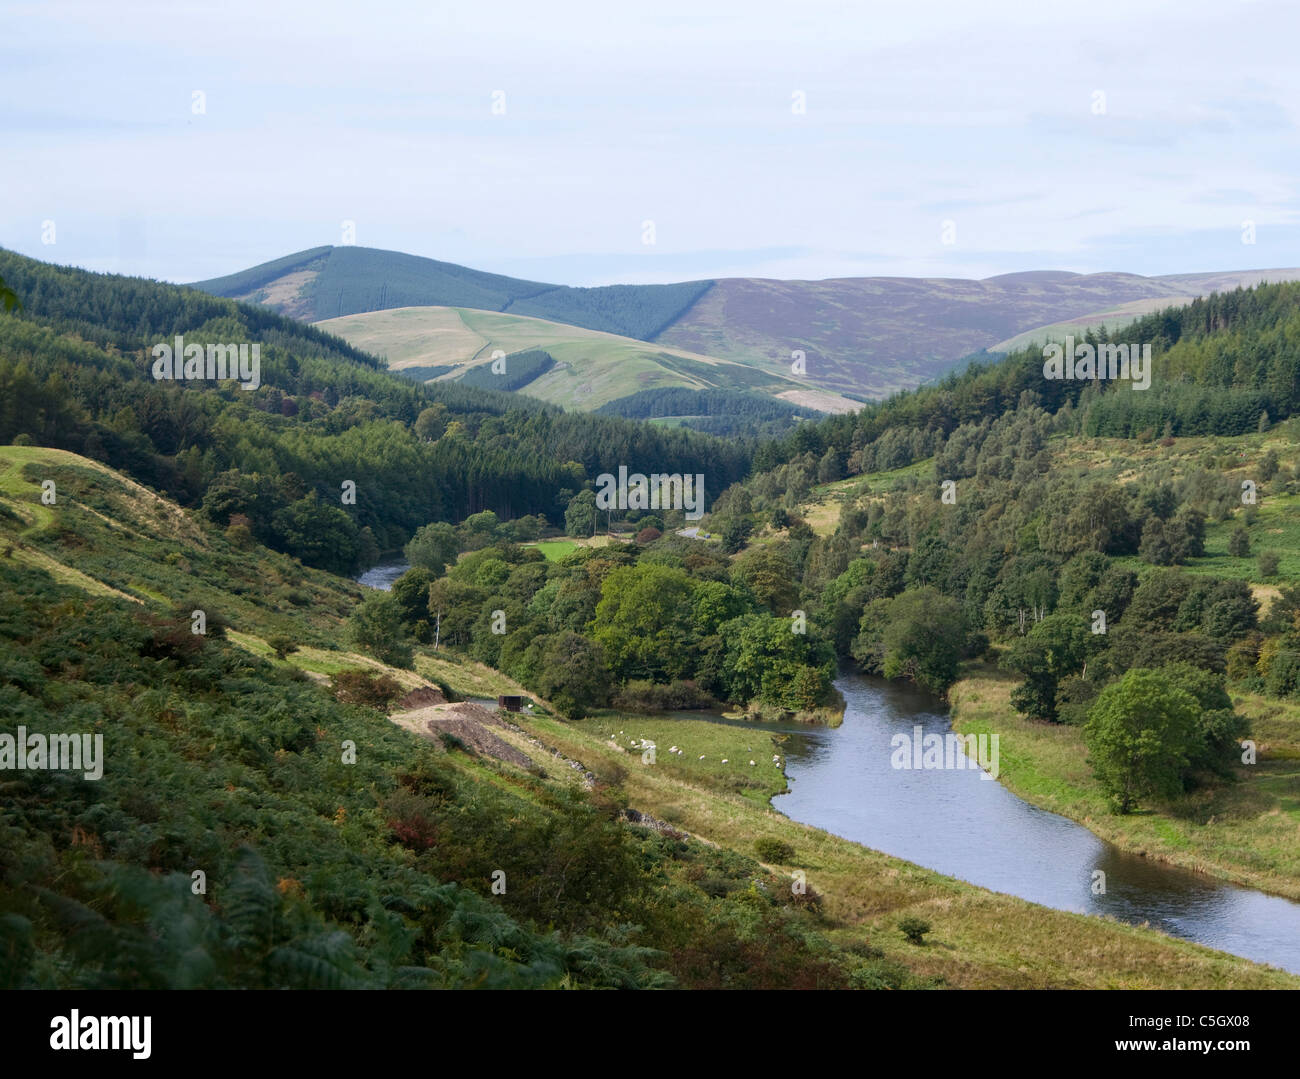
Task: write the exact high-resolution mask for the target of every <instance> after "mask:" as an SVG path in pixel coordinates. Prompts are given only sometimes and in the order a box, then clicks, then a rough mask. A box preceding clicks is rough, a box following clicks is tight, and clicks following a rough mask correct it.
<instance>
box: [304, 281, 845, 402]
mask: <svg viewBox="0 0 1300 1079" xmlns="http://www.w3.org/2000/svg"><path fill="white" fill-rule="evenodd" d="M318 325H319V327H320V328H321V329H322V330H326V331H328V332H330V333H333V334H337V335H338V336H339V337H342V338H343V339H344V340H345V341H347V342H348V343H349V344H351V345H354V346H356V347H357V348H360V349H364V350H365V351H367V352H371V353H374V354H375V355H378V356H383V357H386V358H387V360H388V366H389V369H390V370H393V371H401V372H404V373H407V374H408V375H409V376H410V377H413V378H415V379H416V380H417V381H421V382H423V381H427V380H429V379H430V378H437V379H442V380H445V379H451V378H461V377H463V376H464V375H465V374H466V372H467V371H473V372H474V373H475V375H476V376H479V377H478V378H476V384H478V385H481V386H483V387H485V388H503V389H505V388H509V389H515V390H519V391H521V392H524V393H527V394H528V395H529V396H532V397H538V398H540V399H542V400H544V401H550V402H552V403H553V404H558V405H563V406H564V407H566V408H577V409H582V410H594V409H597V408H600V407H601V406H602V405H606V404H608V403H609V402H611V401H616V400H618V399H619V398H622V397H628V396H630V395H631V394H634V393H638V392H640V391H643V390H650V389H659V388H666V387H681V388H685V389H699V390H705V389H725V390H752V391H758V392H761V393H765V394H768V395H769V396H772V397H777V398H780V399H782V400H785V401H788V402H789V403H791V404H794V405H798V406H799V407H802V408H805V409H809V410H816V411H820V412H848V411H853V410H855V409H857V408H859V407H860V405H859V403H858V402H856V401H851V400H849V399H847V398H845V397H842V396H840V395H839V394H838V393H834V392H827V391H824V390H817V389H815V388H813V387H811V386H808V385H807V384H803V383H800V382H799V381H796V380H795V379H793V378H791V377H790V373H789V369H788V368H786V369H785V370H784V372H782V371H777V370H772V371H768V370H764V369H761V368H759V369H756V368H755V367H754V366H752V365H749V364H745V363H741V362H737V361H729V360H718V359H714V358H713V357H710V356H704V355H699V354H697V353H693V352H689V351H687V350H685V349H679V348H672V347H669V346H662V345H655V344H650V343H647V342H645V341H638V340H636V339H634V338H631V337H621V336H619V335H617V334H612V333H603V332H601V331H598V330H589V329H583V328H581V327H575V326H571V325H565V324H563V323H560V322H550V321H546V320H544V319H540V318H531V317H527V316H522V315H512V314H503V313H501V312H496V311H483V310H475V309H473V308H468V307H401V308H397V309H395V310H389V311H372V312H367V313H364V314H356V315H345V316H344V317H342V318H333V319H326V320H325V321H323V322H321V323H318ZM498 350H499V351H502V352H505V353H506V354H507V357H509V358H508V359H507V361H506V371H505V373H504V376H503V377H502V379H501V385H500V387H496V386H495V385H494V383H493V379H495V378H497V377H498V376H495V375H488V374H487V372H489V371H490V368H491V365H492V355H493V353H494V352H496V351H498ZM528 350H541V351H544V352H546V353H547V354H549V355H550V356H551V358H552V359H553V360H554V361H555V362H554V364H553V365H551V366H550V368H549V369H548V370H546V371H544V372H541V373H539V374H538V375H537V376H536V377H535V378H533V379H530V380H529V381H527V382H526V383H523V384H522V385H516V384H514V383H513V382H510V381H508V380H509V379H510V376H511V374H512V367H513V357H514V356H515V355H518V354H520V353H523V352H525V351H528Z"/></svg>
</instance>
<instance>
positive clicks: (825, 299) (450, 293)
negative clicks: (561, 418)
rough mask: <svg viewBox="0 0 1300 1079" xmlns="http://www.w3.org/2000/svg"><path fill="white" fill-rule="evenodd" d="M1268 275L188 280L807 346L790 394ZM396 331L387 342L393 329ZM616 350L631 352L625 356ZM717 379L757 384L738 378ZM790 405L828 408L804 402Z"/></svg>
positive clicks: (786, 369)
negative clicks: (593, 283) (568, 282)
mask: <svg viewBox="0 0 1300 1079" xmlns="http://www.w3.org/2000/svg"><path fill="white" fill-rule="evenodd" d="M1265 280H1267V281H1291V280H1300V269H1277V270H1243V271H1227V272H1217V273H1214V272H1211V273H1199V274H1174V275H1169V276H1165V277H1142V276H1140V275H1138V274H1126V273H1097V274H1077V273H1070V272H1068V271H1063V270H1036V271H1028V272H1024V273H1013V274H1003V275H1001V276H998V277H990V278H987V279H985V280H982V281H976V280H967V279H961V278H906V277H860V278H838V279H830V280H825V281H775V280H766V279H759V278H724V279H721V280H717V281H691V282H684V283H681V284H674V285H607V286H603V287H600V288H570V287H568V286H564V285H555V284H548V283H545V282H539V281H525V280H521V279H518V278H513V277H505V276H502V275H499V274H490V273H484V272H482V271H479V270H472V269H468V268H466V267H464V266H458V265H456V264H454V263H448V262H438V261H436V260H434V259H427V258H420V257H417V256H414V255H405V254H401V253H398V252H392V251H378V250H375V249H372V248H364V247H318V248H313V249H311V250H309V251H302V252H299V253H298V254H295V255H289V256H287V257H285V258H281V259H277V260H275V261H273V262H268V263H264V264H262V265H260V266H255V267H253V268H251V269H248V270H244V271H242V272H240V273H236V274H232V275H230V276H228V277H222V278H216V279H214V280H211V281H201V282H198V283H197V285H196V287H198V288H201V289H203V290H205V291H207V292H211V293H214V294H216V295H220V296H228V297H232V298H235V299H241V300H247V301H250V302H253V303H259V304H263V305H266V306H269V307H271V308H273V309H275V310H276V311H278V312H280V313H281V314H285V315H289V316H291V317H294V318H298V319H303V320H305V321H309V322H319V321H323V320H327V319H330V320H333V319H339V318H340V317H341V316H349V315H353V316H359V315H364V314H366V313H369V312H377V311H389V310H393V309H399V308H421V309H428V308H457V309H469V310H474V311H478V312H488V313H491V312H496V313H498V314H503V315H511V316H531V317H532V318H534V319H541V320H547V321H548V322H551V323H562V324H566V325H570V326H577V327H582V328H584V329H587V330H595V331H599V332H603V333H609V334H617V335H619V336H620V337H622V338H625V339H626V338H630V339H633V340H635V341H642V342H648V343H653V344H655V345H657V346H659V350H656V351H655V352H649V353H647V352H645V351H644V350H643V355H652V356H653V355H657V354H660V353H666V354H669V355H672V354H674V353H676V352H685V353H688V354H690V355H691V356H692V357H703V358H705V359H706V360H707V359H710V358H711V359H713V360H728V361H731V362H732V363H734V364H742V365H745V366H747V367H751V368H757V369H758V370H759V371H761V372H762V373H764V374H765V375H767V376H769V377H770V378H772V379H790V378H791V377H792V375H791V362H792V358H793V354H795V353H802V354H803V356H804V362H805V364H806V368H807V374H806V376H805V377H800V378H799V379H798V383H799V384H800V385H801V386H802V387H803V389H802V391H798V392H803V393H808V392H814V391H817V390H823V391H838V392H842V393H848V394H854V395H858V396H863V397H869V398H874V397H883V396H886V395H888V394H889V393H892V392H895V391H897V390H901V389H908V388H911V387H914V386H917V385H920V384H921V383H923V382H925V381H927V380H930V379H933V378H936V377H938V376H940V375H942V374H944V373H946V372H947V371H949V370H951V369H952V368H953V367H954V366H955V365H957V364H958V362H959V361H961V360H962V359H963V358H965V357H967V356H970V355H971V354H973V353H978V352H981V351H985V350H987V351H993V352H997V351H1006V350H1007V349H1009V348H1012V347H1019V346H1022V345H1024V344H1027V343H1032V341H1034V340H1038V339H1042V338H1043V337H1045V336H1046V334H1047V331H1048V328H1056V329H1057V330H1058V332H1059V331H1060V330H1061V329H1062V328H1064V329H1071V328H1075V327H1076V326H1087V325H1097V324H1099V323H1101V322H1106V323H1107V324H1108V325H1111V326H1114V325H1120V324H1125V323H1128V322H1131V321H1132V320H1133V319H1134V318H1135V317H1137V316H1139V315H1142V314H1146V313H1149V312H1150V311H1153V310H1158V309H1160V308H1163V307H1166V306H1175V305H1181V304H1185V303H1187V302H1189V301H1190V300H1192V299H1194V298H1196V297H1198V296H1204V295H1208V294H1209V293H1210V292H1213V291H1224V290H1228V289H1233V288H1236V287H1237V286H1239V285H1241V286H1247V285H1252V284H1256V283H1258V282H1260V281H1265ZM399 323H400V320H396V319H394V320H393V321H392V322H391V323H384V324H382V325H379V324H374V323H372V324H371V325H370V326H369V327H368V328H364V327H363V332H365V333H366V334H367V340H366V341H364V342H362V341H360V340H358V339H356V338H353V337H352V336H350V330H351V327H349V326H348V325H347V324H345V323H338V324H336V325H335V326H334V327H333V329H334V332H337V333H341V334H342V335H343V336H344V337H346V338H348V339H349V340H352V341H353V343H354V344H357V345H358V347H362V348H367V349H369V350H371V351H374V352H377V353H381V354H386V355H388V356H389V358H390V360H392V361H394V366H396V365H397V362H396V361H397V360H398V357H397V355H396V353H397V351H398V350H399V349H407V348H411V347H412V345H413V342H412V339H411V331H412V329H413V327H412V326H411V325H410V322H409V320H408V322H407V323H406V324H399ZM516 328H518V327H516ZM534 328H540V327H534ZM548 332H550V331H548ZM390 333H391V334H392V335H393V336H392V337H391V338H389V337H388V336H387V335H388V334H390ZM441 336H442V337H445V336H446V335H445V334H442V335H441ZM588 345H590V342H588ZM414 346H415V347H416V348H417V349H419V350H423V351H424V352H425V354H426V358H425V359H423V360H422V361H420V363H421V364H422V365H424V366H435V367H436V366H446V365H448V364H449V363H450V362H452V361H451V360H450V359H449V358H448V357H446V356H444V355H441V350H442V343H441V342H440V341H439V340H437V338H431V339H429V340H428V341H424V340H422V339H420V338H419V337H418V335H417V337H416V339H415V341H414ZM426 346H430V347H426ZM513 347H514V349H517V350H523V349H530V348H540V349H544V350H546V351H548V352H551V353H552V354H553V355H556V359H557V361H558V362H557V367H558V366H559V363H561V362H563V361H562V359H561V357H560V356H559V355H558V354H556V353H555V352H554V350H553V349H552V348H551V347H550V346H549V345H548V344H547V342H546V341H545V340H543V339H542V338H541V337H538V338H537V339H532V340H528V339H519V338H517V339H516V340H515V341H514V344H513ZM611 347H612V346H611ZM613 356H614V353H613V352H611V353H610V354H609V355H608V356H605V357H604V358H603V360H602V361H601V363H602V364H603V367H604V368H605V369H608V367H609V366H610V365H611V364H612V363H613V362H614V360H613ZM621 356H622V358H623V359H624V360H626V359H627V354H626V351H624V352H623V353H622V354H621ZM434 357H440V358H434ZM599 359H600V355H599V354H597V353H594V352H591V353H589V355H588V356H587V357H586V358H585V359H584V361H583V362H584V363H586V362H589V361H591V362H594V361H596V360H599ZM456 362H460V363H463V362H465V360H464V359H463V358H462V359H459V360H457V361H456ZM651 367H657V368H658V371H657V372H656V373H652V374H651V375H650V377H651V378H652V379H658V381H651V382H649V383H641V384H636V380H637V379H638V378H640V377H641V376H642V375H643V374H644V373H645V371H646V368H645V364H644V363H642V364H641V365H640V366H639V367H638V368H637V370H636V371H635V372H634V373H632V374H630V375H628V376H627V377H624V378H622V379H620V380H619V381H622V382H627V383H630V384H631V385H630V388H628V389H625V390H623V392H626V393H632V392H636V391H638V390H641V389H648V388H655V387H656V386H658V385H680V386H685V387H687V388H693V389H702V388H708V384H707V382H706V383H701V382H699V381H696V380H693V377H674V376H673V375H671V374H668V375H664V374H663V368H664V364H663V363H662V362H659V363H656V362H655V361H651ZM569 371H570V375H569V376H568V377H570V378H574V377H576V378H578V380H579V384H581V383H582V382H583V381H584V372H582V371H580V370H578V368H576V367H571V368H569ZM694 374H698V372H694ZM604 377H605V375H604V374H601V373H598V372H596V371H595V370H594V369H593V372H592V374H591V375H590V376H589V377H585V381H586V382H591V383H596V382H600V381H601V380H602V379H603V378H604ZM615 388H617V389H622V387H621V386H620V387H615ZM725 388H734V389H750V388H758V387H756V386H753V385H750V386H744V385H739V384H735V385H731V386H727V387H725ZM527 392H529V393H532V392H534V391H533V390H532V389H530V390H528V391H527ZM763 392H768V393H770V392H771V390H770V389H766V388H765V389H763ZM585 393H586V391H575V392H574V393H572V394H568V393H567V391H565V392H557V394H556V395H553V396H548V397H547V399H548V400H556V401H560V402H561V403H565V404H568V405H570V406H571V407H573V406H576V407H599V405H601V404H604V403H606V402H607V401H610V400H613V399H615V398H614V397H611V396H608V395H607V394H604V395H598V397H599V399H597V397H591V398H587V397H585V396H584V394H585ZM566 394H567V396H568V399H567V400H565V399H564V398H565V397H566ZM798 403H800V404H803V405H811V407H822V406H820V405H817V404H815V403H813V402H812V401H809V400H805V401H800V402H798ZM823 404H825V402H823Z"/></svg>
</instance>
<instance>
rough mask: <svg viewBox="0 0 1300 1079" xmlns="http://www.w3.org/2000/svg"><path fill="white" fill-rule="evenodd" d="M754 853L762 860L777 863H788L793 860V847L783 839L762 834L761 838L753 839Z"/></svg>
mask: <svg viewBox="0 0 1300 1079" xmlns="http://www.w3.org/2000/svg"><path fill="white" fill-rule="evenodd" d="M754 853H755V854H757V855H758V857H759V858H760V859H761V860H762V861H764V862H773V863H775V864H777V865H789V864H790V863H791V862H793V861H794V847H792V846H791V845H790V844H789V843H787V842H785V840H783V839H772V838H770V837H768V836H764V837H763V838H762V839H756V840H754Z"/></svg>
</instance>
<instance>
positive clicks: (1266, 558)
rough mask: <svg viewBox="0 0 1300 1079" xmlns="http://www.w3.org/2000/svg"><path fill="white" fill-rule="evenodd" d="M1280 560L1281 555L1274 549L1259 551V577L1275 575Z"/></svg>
mask: <svg viewBox="0 0 1300 1079" xmlns="http://www.w3.org/2000/svg"><path fill="white" fill-rule="evenodd" d="M1281 561H1282V557H1281V555H1279V554H1278V553H1277V552H1276V551H1260V552H1259V575H1260V576H1261V577H1276V576H1277V571H1278V567H1279V566H1280V564H1281Z"/></svg>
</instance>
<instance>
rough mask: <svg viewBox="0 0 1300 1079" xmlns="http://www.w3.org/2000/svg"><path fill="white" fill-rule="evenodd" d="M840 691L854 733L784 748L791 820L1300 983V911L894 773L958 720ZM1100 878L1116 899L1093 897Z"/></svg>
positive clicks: (881, 694) (947, 779)
mask: <svg viewBox="0 0 1300 1079" xmlns="http://www.w3.org/2000/svg"><path fill="white" fill-rule="evenodd" d="M836 685H837V686H838V687H839V689H840V692H841V693H843V694H844V699H845V701H846V702H847V705H848V708H847V710H846V711H845V714H844V724H843V725H842V726H841V727H838V728H835V729H827V728H800V729H799V731H798V732H796V733H793V734H792V736H791V738H790V740H789V741H788V742H787V743H786V744H785V746H784V747H783V748H784V751H785V759H786V773H787V775H788V776H789V778H790V786H791V791H790V793H789V794H785V795H779V796H777V797H776V798H774V799H773V801H772V804H773V806H774V807H775V808H776V809H778V810H780V811H781V812H782V813H784V814H786V815H787V816H789V817H792V818H793V819H794V820H797V821H802V822H804V823H805V824H811V825H813V826H815V827H817V828H821V829H822V830H824V831H827V832H832V833H834V834H835V835H838V836H842V837H844V838H845V839H851V840H853V841H855V842H857V843H862V844H863V845H865V846H868V847H872V848H874V849H875V850H880V851H884V852H885V853H887V854H892V855H895V856H896V857H899V858H904V859H906V860H907V861H909V862H915V863H916V864H917V865H922V866H926V867H928V868H930V869H935V870H938V871H939V872H941V873H945V874H947V875H949V876H953V877H958V878H960V879H962V880H965V881H969V882H970V883H972V884H978V885H982V886H983V887H985V888H989V889H992V890H993V891H998V892H1008V893H1010V894H1012V895H1017V896H1021V897H1022V898H1024V899H1029V900H1032V901H1033V902H1035V903H1042V904H1043V905H1044V906H1049V907H1055V908H1057V909H1059V910H1070V911H1077V912H1080V913H1085V914H1109V915H1111V916H1113V917H1115V918H1118V919H1121V920H1123V921H1126V922H1134V923H1139V922H1144V921H1146V922H1150V923H1151V925H1153V926H1154V927H1156V928H1158V929H1161V930H1163V931H1164V932H1166V933H1169V934H1171V935H1173V936H1178V937H1185V938H1186V939H1188V940H1194V941H1197V942H1199V943H1201V944H1206V945H1209V946H1210V947H1212V948H1218V949H1220V950H1222V951H1225V952H1232V953H1234V954H1236V955H1242V956H1246V957H1247V958H1249V959H1255V960H1258V961H1260V962H1266V963H1272V964H1273V965H1274V966H1279V967H1283V968H1285V969H1287V970H1290V971H1294V972H1296V973H1300V903H1293V902H1291V901H1290V900H1287V899H1281V898H1278V897H1276V896H1269V895H1265V894H1264V893H1262V892H1257V891H1253V890H1251V889H1248V888H1237V887H1233V886H1231V885H1227V884H1223V883H1220V882H1217V881H1214V880H1212V879H1210V878H1209V877H1204V876H1201V875H1199V874H1194V873H1188V872H1185V871H1183V870H1179V869H1175V868H1172V867H1169V866H1165V865H1162V864H1161V863H1158V862H1153V861H1150V860H1148V859H1146V858H1139V857H1137V856H1135V855H1131V854H1125V853H1123V852H1122V851H1120V850H1118V849H1117V848H1115V847H1113V846H1111V845H1110V844H1109V843H1106V842H1104V841H1102V840H1100V839H1098V838H1097V837H1096V836H1094V835H1093V834H1092V833H1091V832H1089V831H1088V830H1087V829H1086V828H1084V827H1083V826H1082V825H1079V824H1076V823H1074V822H1073V821H1070V820H1067V819H1066V818H1064V817H1060V816H1057V815H1056V814H1054V813H1048V812H1046V811H1045V810H1042V809H1038V808H1036V807H1034V806H1031V805H1029V804H1028V803H1027V802H1023V801H1021V800H1020V799H1019V798H1017V797H1016V796H1015V795H1014V794H1012V793H1011V792H1010V791H1008V790H1007V789H1006V788H1005V787H1003V786H1002V784H1001V783H996V782H992V781H990V780H987V779H982V778H981V773H980V772H979V771H977V770H970V769H959V770H946V771H945V770H939V769H934V770H904V769H894V768H893V767H891V765H890V757H891V754H892V753H893V749H892V747H891V746H890V738H891V737H892V736H893V735H894V734H895V733H896V732H903V733H906V734H908V735H910V734H911V733H912V728H913V727H914V726H915V725H917V724H919V725H920V726H921V727H923V728H924V731H925V733H926V734H930V733H938V734H940V735H943V734H946V733H947V732H948V730H949V729H950V726H949V722H948V717H947V716H946V715H944V714H943V713H941V712H940V711H938V710H937V706H936V704H935V702H934V700H933V698H930V697H928V696H926V695H924V694H919V693H917V692H915V691H912V690H909V689H906V688H901V687H898V686H895V685H891V684H889V683H886V682H882V681H879V680H876V679H869V678H864V677H860V676H855V675H848V676H844V677H841V678H840V679H839V680H838V681H837V682H836ZM782 729H783V730H789V728H782ZM1097 869H1100V870H1102V871H1104V872H1105V874H1106V878H1105V879H1106V894H1105V895H1093V894H1092V880H1093V871H1094V870H1097Z"/></svg>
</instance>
